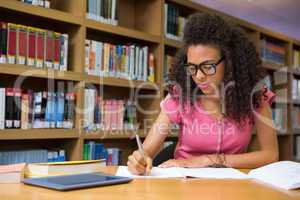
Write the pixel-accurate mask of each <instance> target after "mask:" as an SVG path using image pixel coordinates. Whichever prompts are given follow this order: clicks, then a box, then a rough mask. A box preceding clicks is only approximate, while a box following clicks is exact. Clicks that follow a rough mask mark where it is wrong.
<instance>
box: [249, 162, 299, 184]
mask: <svg viewBox="0 0 300 200" xmlns="http://www.w3.org/2000/svg"><path fill="white" fill-rule="evenodd" d="M248 176H249V177H251V178H253V179H257V180H260V181H262V182H265V183H268V184H271V185H274V186H276V187H280V188H283V189H295V188H299V187H300V163H296V162H292V161H280V162H276V163H272V164H269V165H266V166H263V167H260V168H257V169H253V170H251V171H250V172H249V174H248Z"/></svg>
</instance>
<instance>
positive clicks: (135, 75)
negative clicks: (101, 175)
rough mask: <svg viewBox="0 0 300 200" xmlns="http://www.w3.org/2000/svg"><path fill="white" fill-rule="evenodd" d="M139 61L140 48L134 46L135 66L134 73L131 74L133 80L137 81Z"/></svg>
mask: <svg viewBox="0 0 300 200" xmlns="http://www.w3.org/2000/svg"><path fill="white" fill-rule="evenodd" d="M139 60H140V47H138V46H136V47H135V65H134V72H133V76H134V78H133V79H137V78H138V75H139V73H138V72H139V71H138V68H139Z"/></svg>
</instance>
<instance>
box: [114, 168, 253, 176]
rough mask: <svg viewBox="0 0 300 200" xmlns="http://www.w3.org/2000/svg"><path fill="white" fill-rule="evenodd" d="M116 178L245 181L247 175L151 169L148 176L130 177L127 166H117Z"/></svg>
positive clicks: (211, 170)
mask: <svg viewBox="0 0 300 200" xmlns="http://www.w3.org/2000/svg"><path fill="white" fill-rule="evenodd" d="M116 176H125V177H131V178H174V177H187V176H189V177H195V178H215V179H226V178H227V179H246V178H248V176H247V174H244V173H242V172H240V171H239V170H236V169H232V168H181V167H170V168H159V167H153V168H152V170H151V174H150V175H149V176H137V175H132V174H131V173H130V172H129V171H128V169H127V166H119V168H118V171H117V173H116Z"/></svg>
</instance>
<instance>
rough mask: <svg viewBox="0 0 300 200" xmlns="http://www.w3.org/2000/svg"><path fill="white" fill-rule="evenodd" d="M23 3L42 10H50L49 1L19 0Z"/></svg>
mask: <svg viewBox="0 0 300 200" xmlns="http://www.w3.org/2000/svg"><path fill="white" fill-rule="evenodd" d="M19 1H22V2H24V3H27V4H30V5H33V6H40V7H44V8H50V3H51V0H19Z"/></svg>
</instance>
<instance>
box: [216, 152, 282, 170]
mask: <svg viewBox="0 0 300 200" xmlns="http://www.w3.org/2000/svg"><path fill="white" fill-rule="evenodd" d="M212 160H215V161H217V160H218V159H217V156H215V155H214V156H213V159H212ZM276 161H278V152H274V151H263V150H261V151H254V152H249V153H242V154H226V155H225V165H226V166H228V167H233V168H257V167H260V166H263V165H266V164H269V163H272V162H276Z"/></svg>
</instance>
